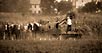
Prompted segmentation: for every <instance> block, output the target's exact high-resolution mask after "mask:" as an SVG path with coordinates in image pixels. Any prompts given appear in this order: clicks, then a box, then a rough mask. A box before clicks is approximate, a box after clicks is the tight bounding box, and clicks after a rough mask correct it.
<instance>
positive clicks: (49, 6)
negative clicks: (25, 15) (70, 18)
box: [41, 0, 72, 14]
mask: <svg viewBox="0 0 102 53" xmlns="http://www.w3.org/2000/svg"><path fill="white" fill-rule="evenodd" d="M41 7H42V9H43V11H44V13H45V14H53V13H55V12H56V11H57V13H60V14H64V13H66V12H67V11H68V10H71V9H72V3H71V2H65V1H61V2H57V1H55V0H42V2H41Z"/></svg>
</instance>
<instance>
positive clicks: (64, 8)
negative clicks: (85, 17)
mask: <svg viewBox="0 0 102 53" xmlns="http://www.w3.org/2000/svg"><path fill="white" fill-rule="evenodd" d="M56 8H57V9H58V12H60V13H61V14H65V13H67V12H68V11H69V10H71V9H72V3H71V2H66V1H61V2H59V3H57V4H56Z"/></svg>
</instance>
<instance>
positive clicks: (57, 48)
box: [0, 39, 102, 53]
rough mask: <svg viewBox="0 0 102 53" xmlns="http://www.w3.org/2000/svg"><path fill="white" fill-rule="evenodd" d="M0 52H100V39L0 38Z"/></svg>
mask: <svg viewBox="0 0 102 53" xmlns="http://www.w3.org/2000/svg"><path fill="white" fill-rule="evenodd" d="M0 53H102V40H98V39H97V40H88V39H86V40H85V39H80V40H73V39H72V40H52V41H48V40H46V41H43V40H42V41H40V40H21V41H19V40H13V41H12V40H0Z"/></svg>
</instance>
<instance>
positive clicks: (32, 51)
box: [0, 13, 102, 53]
mask: <svg viewBox="0 0 102 53" xmlns="http://www.w3.org/2000/svg"><path fill="white" fill-rule="evenodd" d="M11 15H12V16H11ZM0 16H1V18H0V21H3V22H10V23H17V24H21V23H24V24H26V23H29V22H33V21H39V20H40V19H43V20H45V21H46V20H49V21H50V22H51V24H52V25H53V24H54V23H53V22H55V20H56V18H55V17H56V16H21V15H20V14H16V15H15V14H9V13H7V14H3V13H2V14H0ZM64 17H65V15H62V16H60V18H59V19H60V20H62V19H63V18H64ZM83 17H84V18H83ZM101 20H102V15H94V14H93V15H91V14H84V15H83V16H82V14H79V15H77V18H76V19H75V21H77V24H75V23H74V24H75V25H74V24H73V26H76V27H79V26H80V28H81V29H82V30H83V35H82V38H81V39H76V40H74V39H68V40H41V41H40V40H0V53H102V36H101V35H102V33H101V32H102V30H101V29H102V21H101ZM86 26H88V27H86ZM96 26H98V27H96ZM89 29H91V30H89ZM99 29H100V30H99Z"/></svg>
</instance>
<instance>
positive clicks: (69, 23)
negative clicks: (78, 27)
mask: <svg viewBox="0 0 102 53" xmlns="http://www.w3.org/2000/svg"><path fill="white" fill-rule="evenodd" d="M67 24H68V25H72V20H71V19H70V18H69V17H67Z"/></svg>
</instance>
